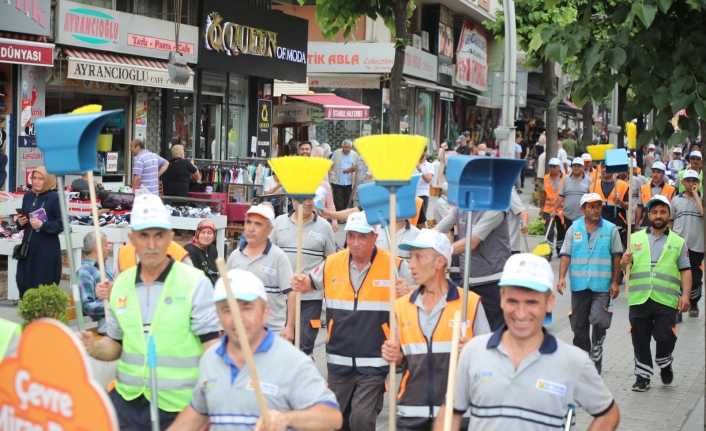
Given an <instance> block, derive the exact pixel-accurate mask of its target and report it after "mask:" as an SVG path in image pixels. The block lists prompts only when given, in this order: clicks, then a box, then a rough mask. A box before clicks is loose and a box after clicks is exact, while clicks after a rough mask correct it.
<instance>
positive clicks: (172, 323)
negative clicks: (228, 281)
mask: <svg viewBox="0 0 706 431" xmlns="http://www.w3.org/2000/svg"><path fill="white" fill-rule="evenodd" d="M202 275H203V273H202V272H201V271H200V270H198V269H195V268H192V267H190V266H188V265H185V264H183V263H180V262H174V263H173V264H172V267H171V270H170V271H169V274H168V275H167V278H166V280H165V282H164V286H163V287H162V293H161V295H160V298H159V302H158V303H157V304H156V309H155V312H154V316H153V318H152V322H151V325H149V330H146V328H147V327H146V326H145V325H144V324H143V317H142V312H141V310H140V304H139V301H138V297H137V292H136V290H135V280H136V276H137V267H133V268H130V269H128V270H126V271H124V272H122V273H121V274H120V276H119V277H118V278H117V279H116V280H115V284H114V285H113V290H112V292H111V295H110V308H111V312H112V313H114V316H115V318H116V319H117V321H118V324H119V325H120V329H121V330H122V332H123V343H122V344H123V351H122V353H121V355H120V360H119V361H118V370H117V371H118V373H117V384H116V390H117V391H118V393H119V394H120V395H121V396H122V397H123V398H124V399H126V400H128V401H130V400H133V399H135V398H137V397H139V396H140V395H143V394H144V396H145V398H147V400H152V391H151V387H150V378H149V377H150V370H149V367H148V366H147V343H146V340H145V338H146V337H145V335H146V333H149V334H151V335H153V336H154V343H155V346H156V350H157V390H158V405H159V408H160V409H162V410H165V411H169V412H178V411H181V410H183V409H184V408H185V407H186V406H187V405H188V404H189V401H191V397H192V395H193V390H194V387H195V386H196V382H197V381H198V377H199V360H200V358H201V355H202V354H203V347H202V345H201V341H200V339H199V337H198V336H196V335H195V334H194V333H193V332H192V331H191V308H192V298H193V295H194V290H195V288H196V284H197V281H198V279H199V277H200V276H202Z"/></svg>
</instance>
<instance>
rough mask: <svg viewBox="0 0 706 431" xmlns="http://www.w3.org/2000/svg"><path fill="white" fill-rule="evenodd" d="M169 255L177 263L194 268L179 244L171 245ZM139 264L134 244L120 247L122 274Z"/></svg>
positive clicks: (187, 253) (119, 265)
mask: <svg viewBox="0 0 706 431" xmlns="http://www.w3.org/2000/svg"><path fill="white" fill-rule="evenodd" d="M167 255H168V256H169V257H170V258H172V259H174V260H175V261H177V262H181V263H184V264H187V265H189V266H194V264H193V262H192V261H191V258H190V257H189V252H188V251H186V249H184V247H182V246H181V245H179V243H177V242H174V241H172V242H171V243H169V246H168V247H167ZM138 263H140V257H139V256H138V255H137V250H136V249H135V246H134V245H133V244H131V243H127V244H125V245H123V246H122V247H120V250H118V270H119V271H120V272H123V271H126V270H128V269H130V268H134V267H136V266H137V264H138Z"/></svg>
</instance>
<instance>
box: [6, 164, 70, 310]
mask: <svg viewBox="0 0 706 431" xmlns="http://www.w3.org/2000/svg"><path fill="white" fill-rule="evenodd" d="M31 178H32V189H31V190H30V191H29V192H27V193H26V194H25V195H24V198H22V213H23V214H20V215H19V216H18V217H17V226H18V228H20V229H23V230H24V236H23V238H22V242H23V243H24V242H29V252H28V253H27V257H26V258H24V259H21V260H19V261H18V262H17V278H16V280H17V288H18V289H19V291H20V299H22V298H23V297H24V294H25V292H27V290H28V289H31V288H35V287H38V286H39V285H40V284H44V285H50V284H52V283H56V284H59V282H60V281H61V245H60V244H59V234H60V233H62V232H63V231H64V227H63V226H62V224H61V209H60V207H59V194H58V193H57V191H56V177H55V176H54V175H51V174H49V173H47V170H46V168H45V167H44V166H40V167H38V168H36V169H35V170H34V171H33V172H32V177H31Z"/></svg>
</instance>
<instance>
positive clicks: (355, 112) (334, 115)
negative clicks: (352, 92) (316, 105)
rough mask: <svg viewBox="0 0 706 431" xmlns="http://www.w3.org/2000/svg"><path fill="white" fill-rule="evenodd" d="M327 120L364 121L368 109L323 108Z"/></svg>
mask: <svg viewBox="0 0 706 431" xmlns="http://www.w3.org/2000/svg"><path fill="white" fill-rule="evenodd" d="M324 112H325V117H326V119H327V120H365V119H367V118H368V113H369V110H368V109H363V108H325V110H324Z"/></svg>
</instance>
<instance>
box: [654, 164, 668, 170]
mask: <svg viewBox="0 0 706 431" xmlns="http://www.w3.org/2000/svg"><path fill="white" fill-rule="evenodd" d="M652 169H658V170H660V171H662V172H665V171H666V170H667V167H666V166H664V163H662V162H654V163H652Z"/></svg>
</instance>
